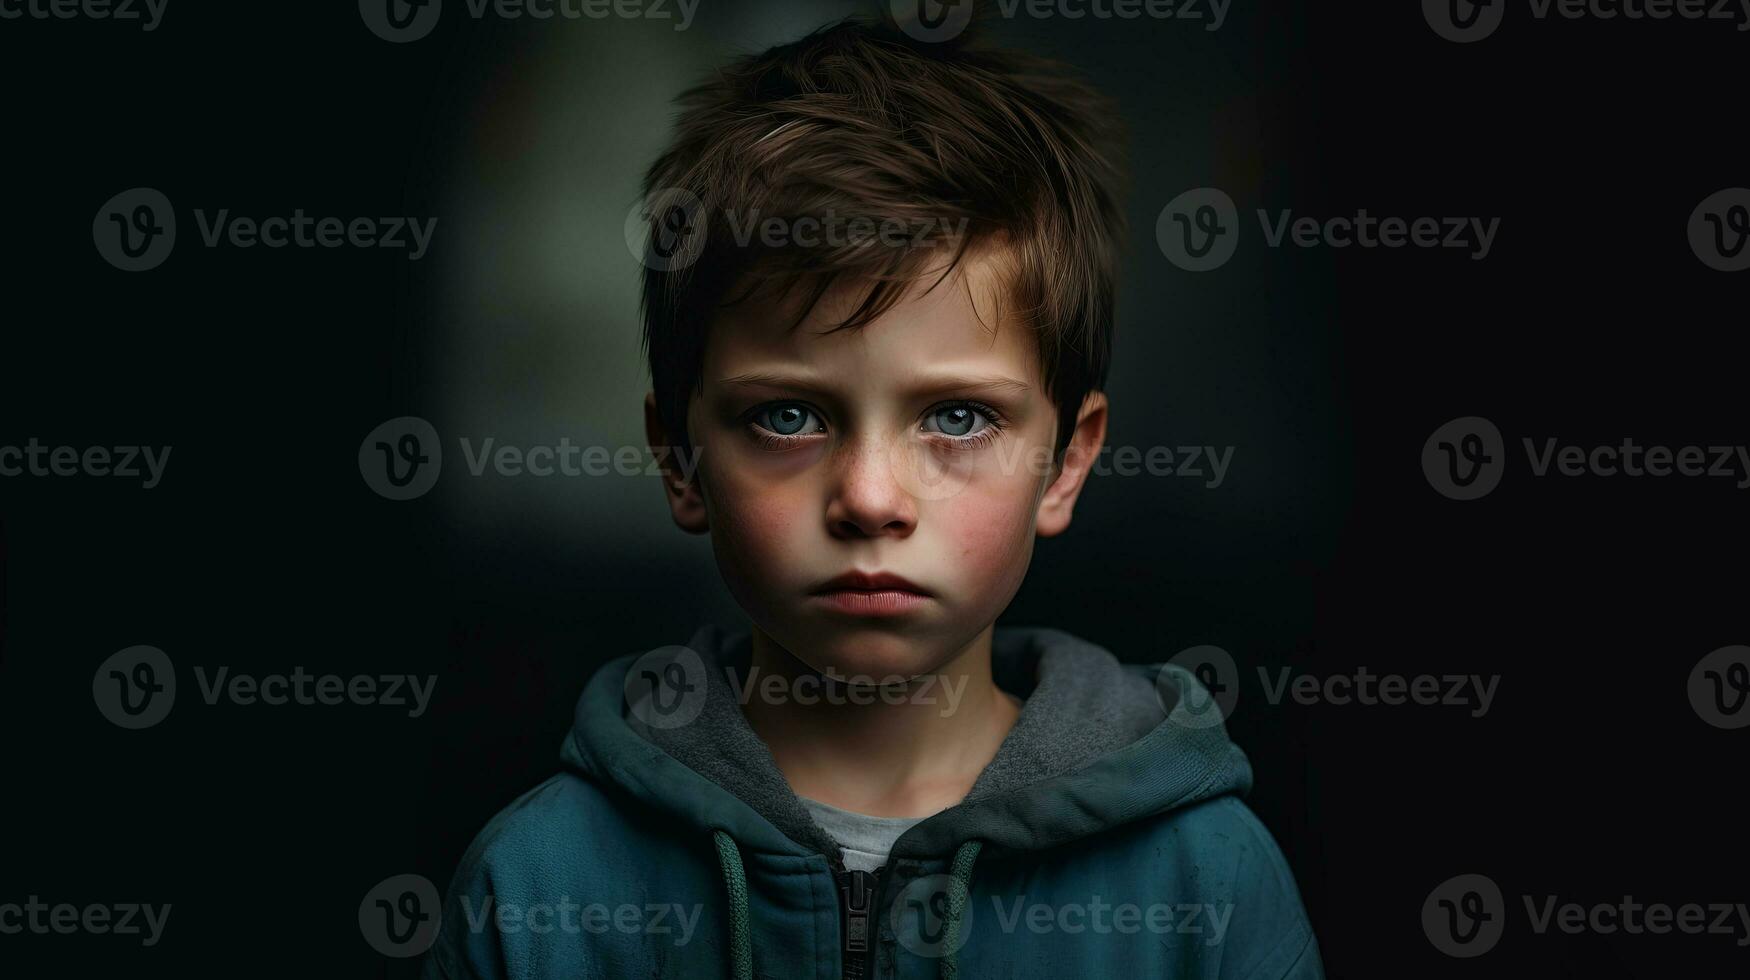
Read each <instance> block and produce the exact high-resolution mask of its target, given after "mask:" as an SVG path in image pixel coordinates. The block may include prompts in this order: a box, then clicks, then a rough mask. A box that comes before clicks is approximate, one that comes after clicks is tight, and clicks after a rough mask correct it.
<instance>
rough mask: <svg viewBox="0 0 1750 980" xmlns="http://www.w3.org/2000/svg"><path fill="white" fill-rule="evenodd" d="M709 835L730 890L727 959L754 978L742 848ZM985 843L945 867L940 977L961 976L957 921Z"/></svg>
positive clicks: (740, 974) (963, 849) (966, 848)
mask: <svg viewBox="0 0 1750 980" xmlns="http://www.w3.org/2000/svg"><path fill="white" fill-rule="evenodd" d="M711 839H712V840H713V841H715V842H716V843H717V860H718V861H719V862H720V863H721V864H722V865H723V884H724V886H725V887H727V888H728V890H729V960H730V963H731V965H732V967H733V969H734V971H735V980H753V928H752V925H751V923H750V922H749V918H748V904H747V872H746V871H745V870H743V868H742V866H741V850H740V849H739V848H737V847H736V846H735V840H734V838H732V837H730V836H729V834H727V833H725V832H724V831H721V830H713V831H712V832H711ZM983 848H984V845H983V844H982V843H980V842H979V841H975V840H969V841H967V842H966V843H964V844H961V845H960V847H959V848H958V849H957V850H955V852H954V864H953V866H952V867H951V868H950V869H949V871H948V877H949V880H950V884H949V886H948V908H947V910H946V911H947V915H946V916H945V920H946V921H945V922H944V923H943V927H944V929H945V930H946V931H945V932H944V933H943V945H944V946H945V947H946V948H947V950H948V953H947V955H945V956H943V957H942V968H941V976H942V980H956V978H957V977H959V976H960V960H959V957H958V956H957V955H956V950H957V949H958V948H959V946H960V923H961V921H962V920H963V919H964V918H965V915H966V903H967V900H968V898H969V897H970V895H971V893H972V865H973V863H974V862H976V861H977V860H978V852H979V851H980V850H983Z"/></svg>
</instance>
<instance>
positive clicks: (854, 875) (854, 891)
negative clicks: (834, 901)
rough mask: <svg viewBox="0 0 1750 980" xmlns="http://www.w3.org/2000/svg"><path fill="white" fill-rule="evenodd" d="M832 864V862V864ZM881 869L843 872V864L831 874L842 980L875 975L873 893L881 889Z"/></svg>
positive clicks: (875, 926) (857, 979) (860, 979)
mask: <svg viewBox="0 0 1750 980" xmlns="http://www.w3.org/2000/svg"><path fill="white" fill-rule="evenodd" d="M835 863H836V862H835ZM885 870H887V869H886V867H885V866H883V867H880V868H876V869H875V870H874V871H873V872H869V871H862V870H857V871H847V870H845V867H844V865H843V864H837V867H836V868H835V869H834V870H833V875H832V876H833V880H834V881H835V882H836V883H837V884H838V889H839V959H840V962H842V963H843V964H844V976H845V980H864V978H867V977H872V976H874V975H875V970H874V968H873V967H874V956H873V955H872V954H871V952H870V950H871V949H872V948H873V947H874V945H875V935H876V929H877V925H878V923H877V922H876V920H875V914H874V910H875V892H876V890H877V889H879V888H880V887H881V872H883V871H885Z"/></svg>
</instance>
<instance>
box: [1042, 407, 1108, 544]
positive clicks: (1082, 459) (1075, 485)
mask: <svg viewBox="0 0 1750 980" xmlns="http://www.w3.org/2000/svg"><path fill="white" fill-rule="evenodd" d="M1105 443H1106V394H1105V392H1101V391H1090V392H1088V395H1087V397H1086V398H1083V399H1082V407H1081V410H1080V411H1079V412H1078V413H1077V414H1076V430H1075V432H1074V433H1073V434H1072V435H1071V436H1070V439H1069V445H1068V446H1067V447H1065V449H1064V452H1063V462H1062V463H1061V464H1059V466H1058V471H1057V476H1056V478H1054V479H1053V480H1052V481H1051V485H1050V486H1049V487H1046V488H1045V494H1044V495H1043V496H1042V497H1040V498H1039V513H1038V515H1037V516H1036V517H1035V519H1034V522H1033V527H1034V531H1035V533H1037V534H1038V535H1039V536H1040V537H1042V538H1049V537H1053V536H1055V535H1059V534H1062V533H1063V532H1064V531H1065V530H1066V529H1067V528H1068V527H1069V518H1070V512H1071V511H1073V510H1075V505H1076V498H1077V497H1079V496H1081V492H1082V483H1083V482H1084V481H1086V480H1087V478H1088V473H1089V472H1091V471H1092V470H1093V468H1094V460H1096V459H1098V458H1099V457H1100V447H1101V446H1103V445H1105Z"/></svg>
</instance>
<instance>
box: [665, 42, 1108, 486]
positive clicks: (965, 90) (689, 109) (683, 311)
mask: <svg viewBox="0 0 1750 980" xmlns="http://www.w3.org/2000/svg"><path fill="white" fill-rule="evenodd" d="M978 28H979V23H978V22H977V21H975V22H974V23H973V25H972V29H969V30H966V31H964V32H962V33H961V34H959V35H958V36H956V37H955V38H953V39H952V40H949V41H946V42H929V41H922V40H918V39H915V38H913V37H912V36H911V35H909V34H907V33H906V32H905V31H904V30H903V29H901V28H900V26H899V25H898V24H896V23H895V22H894V21H893V20H892V19H891V18H890V17H884V18H882V19H879V20H863V19H856V18H852V19H847V20H845V21H841V22H839V23H836V24H831V25H828V26H826V27H822V28H821V29H819V30H817V31H815V32H814V33H812V34H810V35H808V36H807V37H804V38H802V39H801V40H798V41H796V42H794V43H791V44H785V45H780V46H778V47H774V48H772V49H770V50H768V51H766V52H764V53H762V54H758V55H752V56H748V57H744V58H742V59H740V60H738V61H736V62H734V63H733V64H731V65H729V66H727V67H726V68H723V69H721V70H719V71H717V72H716V73H714V75H713V76H712V77H711V78H710V79H709V80H708V81H706V82H704V83H703V84H700V85H697V86H695V87H693V88H691V89H689V90H687V91H686V92H684V93H682V94H681V96H680V97H679V98H678V99H677V102H678V104H679V105H680V106H681V108H682V111H681V113H680V115H679V118H678V120H677V122H676V132H675V136H674V140H673V142H672V143H671V144H670V146H669V147H668V149H667V150H665V151H664V152H663V153H662V155H661V156H660V157H658V159H657V160H656V162H655V163H654V164H652V165H651V167H650V170H649V172H648V173H647V174H646V176H645V179H644V188H643V190H644V196H645V202H646V203H645V211H644V219H645V221H646V230H647V231H648V232H649V233H650V236H651V245H652V247H654V245H655V244H656V242H657V240H658V237H659V236H662V235H665V234H673V233H674V229H675V228H681V229H684V230H685V233H691V234H695V235H697V236H699V237H698V238H696V239H695V240H693V241H691V242H689V243H688V244H687V247H688V248H689V249H690V251H689V252H688V253H687V258H688V260H687V261H684V262H675V261H667V262H665V261H651V258H650V255H651V253H649V252H648V251H647V253H646V262H645V273H644V295H643V314H644V348H645V351H646V354H647V356H648V358H649V361H650V373H651V382H652V387H653V388H654V391H655V397H656V404H657V407H658V412H659V413H660V415H661V418H662V421H663V423H664V425H665V426H667V429H668V432H669V434H670V438H671V441H674V442H675V443H677V444H678V445H680V446H681V447H686V446H687V445H688V443H689V439H688V437H687V431H686V410H687V404H688V400H689V398H690V397H691V396H692V395H693V394H694V393H696V392H698V391H700V390H701V386H702V379H701V377H700V374H701V371H702V367H703V360H704V349H705V340H706V336H707V333H708V329H709V326H710V324H711V322H712V320H713V318H714V316H715V313H716V311H718V310H719V309H721V308H723V307H724V306H726V305H730V304H734V303H738V302H744V301H747V300H748V299H749V297H751V296H754V295H756V294H757V295H759V296H761V297H769V296H772V295H774V294H776V295H778V296H780V297H787V296H789V294H790V292H791V290H792V289H797V288H800V289H802V290H804V292H803V293H802V294H801V296H802V298H803V300H804V301H803V302H802V303H801V304H800V306H799V308H800V309H801V311H802V312H801V314H800V315H799V316H798V318H797V321H796V323H797V324H799V323H800V322H801V321H802V320H803V319H805V318H806V315H807V313H808V312H809V311H810V310H811V309H812V308H813V306H814V304H815V303H816V302H817V301H818V300H819V299H820V297H821V296H822V295H824V294H825V293H826V292H827V290H828V289H829V288H830V286H831V285H832V283H833V282H834V281H835V280H836V279H838V278H839V277H841V276H850V277H853V279H854V280H856V281H860V282H867V283H869V288H868V291H867V293H866V294H865V295H864V298H863V300H862V302H861V304H860V305H858V306H857V307H856V308H855V309H854V311H853V312H852V313H851V315H850V316H849V317H847V318H845V319H844V320H843V321H842V322H840V323H839V324H838V325H837V326H836V327H835V328H834V329H855V328H860V327H862V326H864V325H866V324H868V323H869V322H870V321H872V320H874V319H876V318H877V317H879V316H880V315H881V314H882V313H884V312H885V311H886V310H887V309H888V308H890V307H891V306H892V305H893V304H894V303H895V302H897V301H898V300H899V299H900V298H901V297H902V296H903V295H904V294H905V293H906V292H907V290H908V289H909V288H910V287H911V286H912V284H914V283H916V282H918V281H919V280H922V279H925V278H927V277H935V281H934V282H931V283H930V285H929V287H928V288H932V289H933V288H935V285H936V284H937V283H940V282H941V281H942V280H943V279H945V278H946V277H947V276H948V274H949V273H950V272H952V271H953V269H954V268H955V267H956V266H957V265H959V264H960V263H961V262H962V261H963V260H964V259H965V258H966V257H967V256H968V255H969V254H972V253H974V252H982V251H985V250H990V251H992V252H994V253H996V254H999V255H1000V256H1001V257H1002V259H1003V261H1002V262H1001V263H1000V266H999V267H1000V268H1001V269H1002V270H1003V280H1004V285H1005V286H1006V292H1007V294H1008V297H1007V298H1008V299H1009V301H1010V303H1011V309H1010V310H1009V312H1010V315H1011V316H1012V317H1013V318H1014V320H1015V321H1016V322H1018V323H1020V324H1022V325H1023V326H1024V327H1027V328H1030V330H1031V332H1032V334H1033V335H1034V337H1035V341H1036V346H1035V351H1036V353H1037V354H1038V356H1039V362H1040V365H1041V367H1042V368H1043V374H1044V382H1045V390H1046V393H1047V395H1048V396H1049V397H1050V398H1052V400H1053V401H1054V403H1055V404H1056V405H1057V408H1058V427H1057V432H1058V437H1057V446H1056V451H1057V454H1058V457H1059V458H1060V459H1061V455H1062V453H1063V451H1064V449H1065V447H1066V446H1067V445H1068V442H1069V438H1070V435H1071V434H1072V433H1073V431H1074V429H1075V422H1076V417H1077V414H1078V412H1079V409H1080V407H1081V403H1082V399H1083V398H1084V396H1086V395H1087V394H1088V393H1089V392H1091V391H1098V390H1101V389H1103V388H1104V387H1105V383H1106V374H1107V368H1108V365H1109V362H1110V360H1111V346H1112V318H1113V293H1114V290H1115V283H1114V280H1115V278H1116V268H1115V267H1116V265H1117V248H1118V244H1117V243H1118V240H1119V239H1120V238H1121V237H1122V235H1123V230H1124V221H1123V215H1122V213H1121V211H1120V205H1119V201H1118V197H1119V194H1120V188H1121V185H1122V184H1123V164H1122V161H1121V159H1120V156H1121V153H1122V146H1123V128H1122V124H1121V123H1120V122H1119V120H1118V117H1117V114H1116V113H1115V112H1114V111H1113V109H1112V108H1111V106H1110V104H1109V103H1108V102H1107V101H1106V100H1105V99H1104V98H1102V97H1101V96H1100V95H1099V94H1098V93H1096V92H1095V91H1094V90H1093V89H1091V88H1090V87H1089V86H1087V85H1086V84H1085V83H1084V82H1082V81H1080V80H1078V79H1077V78H1076V77H1074V76H1073V75H1072V74H1071V73H1070V72H1068V71H1067V70H1065V69H1064V68H1063V66H1061V65H1059V64H1057V63H1055V62H1051V61H1048V60H1045V59H1043V58H1038V57H1035V56H1032V55H1028V54H1025V53H1022V52H1019V51H1015V50H1010V49H1002V48H996V47H992V46H988V45H986V44H985V43H983V41H982V39H981V38H982V32H981V31H980V30H979V29H978ZM676 201H686V202H688V203H687V204H686V205H685V206H684V207H683V208H682V210H681V211H680V212H676V210H675V208H676V207H677V205H675V204H674V203H673V202H676ZM662 202H667V203H666V204H665V203H662ZM722 215H730V216H732V217H731V220H729V221H725V220H720V216H722ZM735 215H740V216H742V218H741V221H742V224H741V229H742V230H741V233H740V234H739V235H738V234H737V228H736V227H735V222H736V219H735V218H734V217H733V216H735ZM753 216H758V219H759V220H761V221H765V220H767V219H769V218H779V219H781V220H784V221H788V222H791V223H792V224H793V223H794V222H795V221H796V220H797V219H799V218H805V217H813V218H815V220H817V221H837V222H839V223H840V225H841V226H842V225H843V224H844V223H845V222H846V220H847V219H859V220H862V221H863V222H864V224H863V226H862V227H863V228H864V229H868V228H869V227H871V225H872V223H874V222H886V223H888V224H889V225H891V224H892V223H893V222H896V221H897V222H899V223H900V225H901V226H903V227H907V228H917V229H919V234H918V235H917V236H915V237H913V238H905V239H904V240H898V239H897V236H884V237H876V236H871V235H864V236H858V235H855V234H853V235H850V236H843V235H841V236H838V237H837V239H836V241H834V242H833V243H832V244H829V245H822V244H820V243H818V242H815V243H813V244H811V245H810V246H808V247H804V246H802V245H800V244H798V243H797V242H795V241H780V242H773V241H770V240H766V241H763V242H750V241H749V239H748V236H747V234H746V228H747V227H748V224H747V223H748V222H751V221H752V220H753ZM853 230H855V228H854V226H853ZM797 237H798V238H800V237H801V236H800V235H798V236H797ZM920 244H922V245H923V247H919V246H920ZM670 245H671V247H670V249H669V250H668V251H667V252H665V253H664V254H666V255H669V256H671V257H672V242H671V243H670ZM795 325H796V324H792V326H791V329H794V328H795Z"/></svg>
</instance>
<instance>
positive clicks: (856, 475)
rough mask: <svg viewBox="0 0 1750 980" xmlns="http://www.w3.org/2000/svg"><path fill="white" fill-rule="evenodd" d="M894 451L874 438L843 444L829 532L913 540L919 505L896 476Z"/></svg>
mask: <svg viewBox="0 0 1750 980" xmlns="http://www.w3.org/2000/svg"><path fill="white" fill-rule="evenodd" d="M890 449H891V447H890V446H888V445H887V443H886V441H885V440H883V439H880V438H874V437H872V436H868V437H863V438H859V439H855V440H851V441H848V442H845V443H843V444H842V445H841V446H840V447H839V448H838V450H837V452H835V453H834V455H833V460H832V466H833V474H832V490H831V493H830V496H829V497H828V499H827V504H826V524H827V531H828V532H829V533H831V534H832V536H833V537H836V538H874V537H893V538H906V537H910V536H911V533H912V531H913V530H914V529H915V528H916V527H917V501H916V500H915V499H914V498H913V497H912V495H911V493H910V492H909V491H907V490H906V488H905V486H904V484H902V483H901V482H900V481H899V479H898V477H897V475H896V474H895V473H894V472H893V466H894V464H893V460H892V458H891V452H890Z"/></svg>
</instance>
